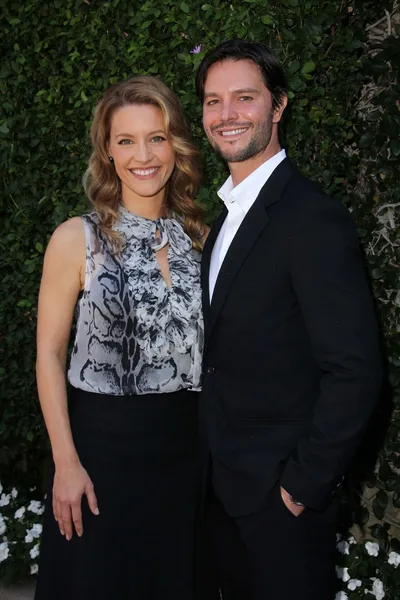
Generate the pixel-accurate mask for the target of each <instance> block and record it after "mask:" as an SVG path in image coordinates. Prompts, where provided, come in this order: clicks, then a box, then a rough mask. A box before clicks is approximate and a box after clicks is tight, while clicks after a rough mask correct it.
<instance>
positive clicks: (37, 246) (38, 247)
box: [35, 242, 43, 254]
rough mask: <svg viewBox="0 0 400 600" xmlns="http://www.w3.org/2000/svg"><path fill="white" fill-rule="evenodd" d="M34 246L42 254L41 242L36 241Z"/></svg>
mask: <svg viewBox="0 0 400 600" xmlns="http://www.w3.org/2000/svg"><path fill="white" fill-rule="evenodd" d="M35 248H36V250H37V251H38V252H40V253H41V254H43V246H42V244H41V243H40V242H38V243H37V244H36V245H35Z"/></svg>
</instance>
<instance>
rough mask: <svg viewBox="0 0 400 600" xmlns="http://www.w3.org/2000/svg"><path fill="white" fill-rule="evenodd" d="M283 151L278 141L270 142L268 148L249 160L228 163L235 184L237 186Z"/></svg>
mask: <svg viewBox="0 0 400 600" xmlns="http://www.w3.org/2000/svg"><path fill="white" fill-rule="evenodd" d="M280 151H281V147H280V145H279V143H278V142H276V143H275V144H272V145H271V144H269V145H268V147H267V148H265V150H264V151H263V152H261V153H260V154H256V155H255V156H252V157H251V158H249V159H248V160H244V161H242V162H234V163H228V167H229V171H230V174H231V177H232V183H233V186H234V187H236V186H237V185H239V183H242V181H243V180H244V179H246V177H248V176H249V175H251V174H252V173H253V171H255V170H256V169H258V167H260V166H261V165H262V164H264V163H265V162H267V160H269V159H270V158H272V157H273V156H275V154H278V152H280Z"/></svg>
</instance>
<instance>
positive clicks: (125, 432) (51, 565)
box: [35, 389, 199, 600]
mask: <svg viewBox="0 0 400 600" xmlns="http://www.w3.org/2000/svg"><path fill="white" fill-rule="evenodd" d="M69 404H70V419H71V428H72V433H73V437H74V441H75V445H76V448H77V451H78V454H79V457H80V460H81V463H82V465H83V466H84V468H85V469H86V470H87V472H88V474H89V476H90V477H91V479H92V482H93V484H94V489H95V493H96V496H97V500H98V505H99V511H100V515H99V516H94V515H93V514H92V513H91V512H90V511H89V508H88V506H87V502H86V499H85V497H84V498H83V501H82V514H83V528H84V533H83V536H82V538H78V537H77V535H76V534H75V535H74V536H73V538H72V540H71V541H70V542H68V541H67V540H66V539H65V538H64V537H63V536H62V535H61V534H60V532H59V529H58V526H57V523H56V522H55V520H54V516H53V509H52V505H51V496H52V494H51V491H50V492H49V494H48V501H47V506H46V513H45V520H44V528H43V536H42V543H41V555H40V564H39V575H38V582H37V588H36V595H35V600H56V599H57V600H114V599H115V600H128V599H129V600H161V599H163V600H164V599H165V600H169V599H171V600H172V599H173V600H191V599H192V598H193V592H194V590H193V563H194V530H195V520H196V508H197V501H198V492H199V468H198V447H197V419H196V417H197V394H196V393H194V392H187V391H180V392H176V393H172V394H152V395H145V396H122V397H121V396H107V395H103V394H93V393H88V392H83V391H81V390H76V389H73V390H72V392H71V394H70V399H69ZM50 490H51V487H50Z"/></svg>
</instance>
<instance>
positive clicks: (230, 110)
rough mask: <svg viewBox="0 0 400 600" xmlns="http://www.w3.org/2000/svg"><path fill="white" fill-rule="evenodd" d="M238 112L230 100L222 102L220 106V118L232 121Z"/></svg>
mask: <svg viewBox="0 0 400 600" xmlns="http://www.w3.org/2000/svg"><path fill="white" fill-rule="evenodd" d="M237 116H238V113H237V110H236V109H235V106H234V105H233V103H232V102H230V101H227V102H224V103H223V104H222V106H221V120H222V121H232V120H235V119H237Z"/></svg>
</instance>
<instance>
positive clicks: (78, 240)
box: [46, 217, 85, 263]
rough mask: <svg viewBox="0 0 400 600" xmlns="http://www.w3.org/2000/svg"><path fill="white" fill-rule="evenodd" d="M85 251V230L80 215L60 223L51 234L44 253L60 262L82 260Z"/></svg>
mask: <svg viewBox="0 0 400 600" xmlns="http://www.w3.org/2000/svg"><path fill="white" fill-rule="evenodd" d="M84 253H85V230H84V226H83V221H82V219H81V217H72V218H71V219H68V221H65V222H64V223H61V225H59V226H58V227H57V229H56V230H55V231H54V233H53V235H52V236H51V239H50V242H49V245H48V246H47V251H46V254H51V255H52V256H53V257H54V258H58V259H59V260H61V261H62V262H69V263H70V262H76V261H78V262H79V263H81V262H82V258H83V256H84Z"/></svg>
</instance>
